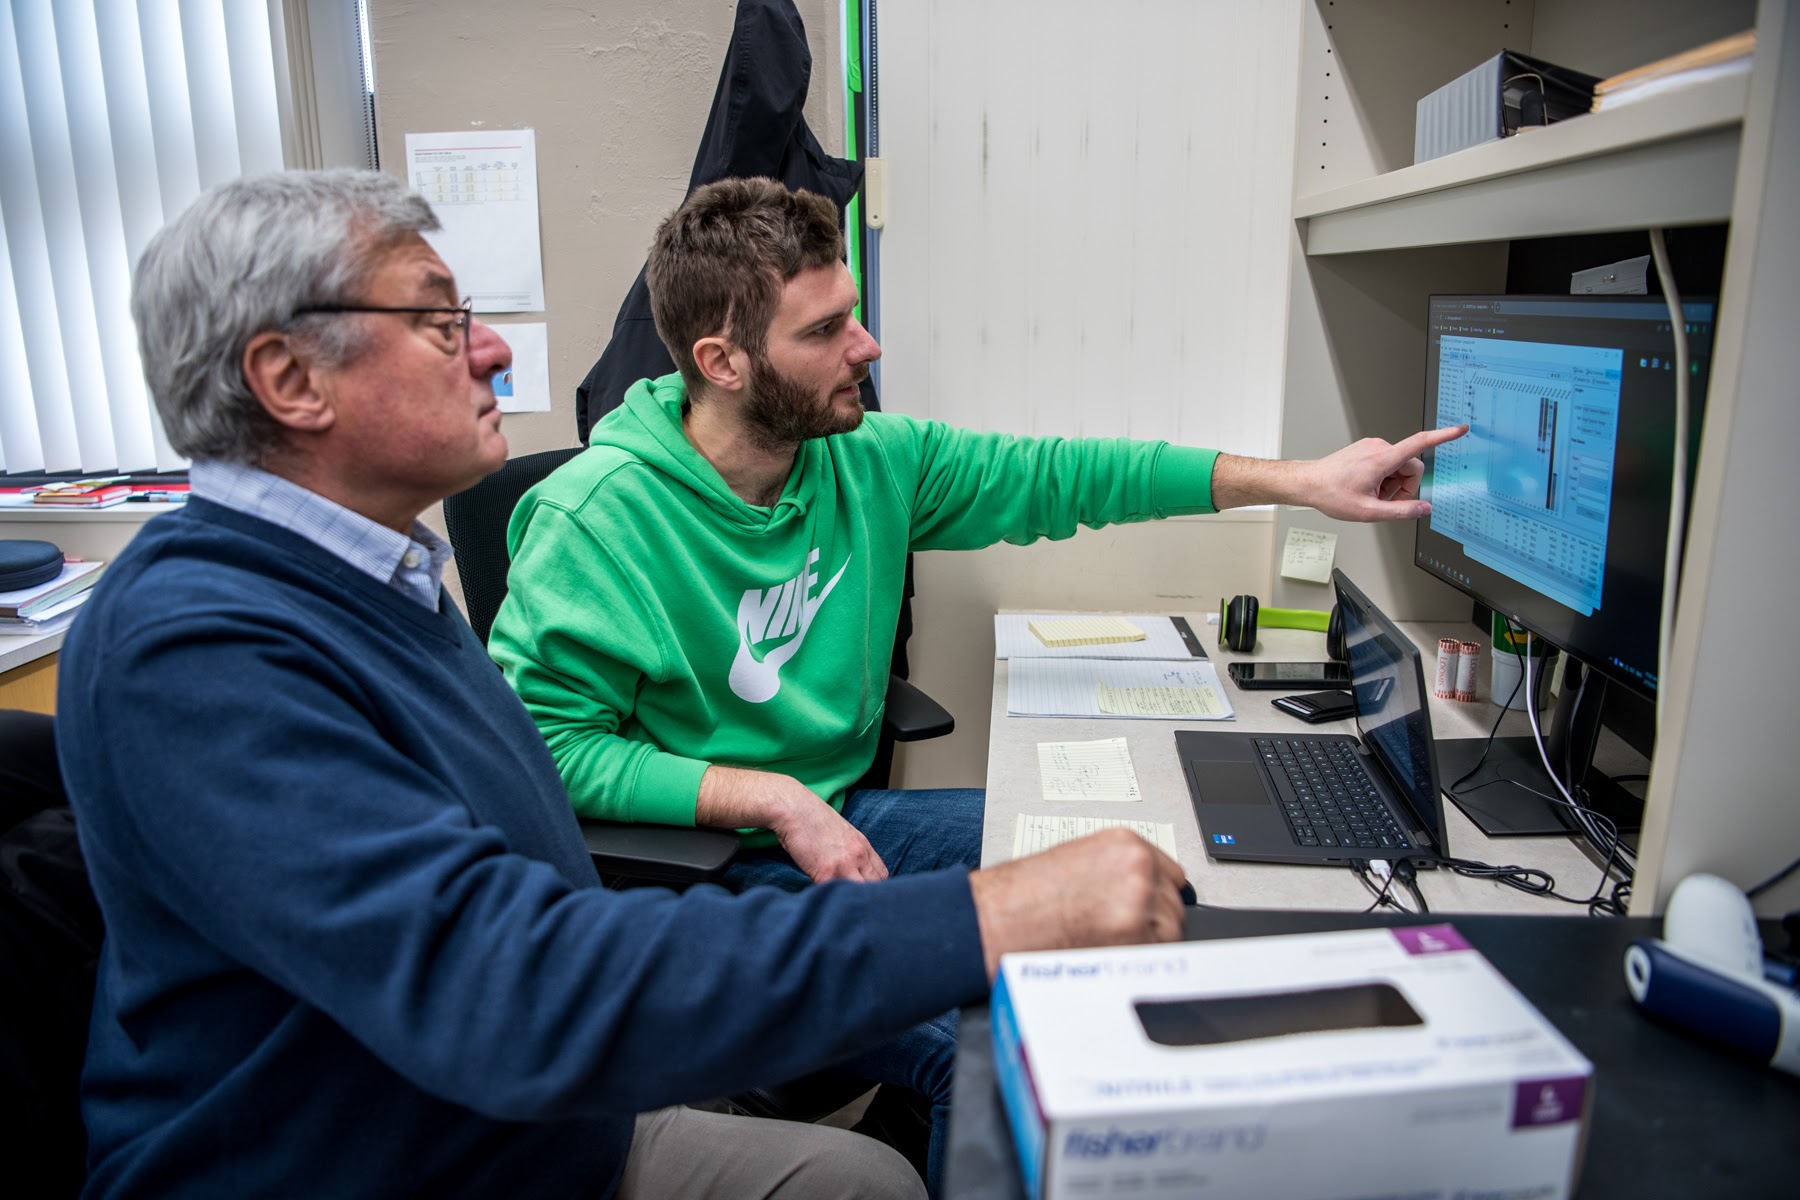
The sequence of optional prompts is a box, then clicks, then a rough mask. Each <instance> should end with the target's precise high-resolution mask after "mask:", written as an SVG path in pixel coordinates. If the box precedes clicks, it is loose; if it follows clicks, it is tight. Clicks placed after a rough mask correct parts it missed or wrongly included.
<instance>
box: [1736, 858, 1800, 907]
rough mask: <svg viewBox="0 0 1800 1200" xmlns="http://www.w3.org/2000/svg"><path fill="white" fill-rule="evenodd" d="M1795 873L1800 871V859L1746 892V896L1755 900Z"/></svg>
mask: <svg viewBox="0 0 1800 1200" xmlns="http://www.w3.org/2000/svg"><path fill="white" fill-rule="evenodd" d="M1795 871H1800V858H1796V859H1795V860H1794V861H1793V862H1791V863H1789V864H1788V865H1787V866H1785V867H1783V868H1781V870H1779V871H1777V872H1775V873H1774V874H1773V875H1771V876H1769V877H1768V878H1767V879H1765V880H1763V881H1762V882H1761V883H1759V884H1757V885H1756V886H1755V887H1753V888H1751V889H1750V890H1749V891H1747V892H1745V893H1744V895H1745V896H1747V897H1749V898H1750V899H1752V900H1754V899H1756V898H1757V897H1758V896H1760V895H1762V894H1763V893H1764V892H1766V891H1768V890H1769V889H1770V888H1772V887H1774V886H1775V885H1776V884H1778V883H1780V882H1781V881H1782V880H1784V879H1786V878H1787V877H1788V876H1789V875H1792V874H1793V873H1794V872H1795Z"/></svg>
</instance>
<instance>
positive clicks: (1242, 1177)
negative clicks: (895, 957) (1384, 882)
mask: <svg viewBox="0 0 1800 1200" xmlns="http://www.w3.org/2000/svg"><path fill="white" fill-rule="evenodd" d="M992 1014H993V1027H994V1053H995V1058H996V1066H997V1069H998V1071H999V1077H1000V1090H1001V1095H1002V1097H1003V1099H1004V1101H1005V1104H1006V1112H1007V1119H1008V1122H1009V1124H1010V1126H1011V1128H1012V1133H1013V1141H1014V1143H1015V1145H1016V1147H1017V1149H1018V1152H1019V1158H1020V1166H1021V1169H1022V1173H1023V1176H1024V1179H1025V1185H1026V1190H1027V1192H1028V1193H1029V1194H1030V1195H1032V1196H1034V1197H1042V1198H1044V1200H1062V1198H1065V1197H1080V1198H1082V1200H1093V1198H1094V1197H1101V1196H1131V1197H1135V1198H1137V1200H1152V1198H1161V1197H1176V1196H1181V1197H1193V1196H1200V1197H1206V1196H1221V1197H1225V1196H1233V1197H1236V1196H1280V1197H1297V1198H1298V1197H1304V1198H1308V1200H1329V1198H1332V1197H1343V1198H1346V1200H1348V1198H1352V1197H1354V1198H1358V1200H1368V1198H1371V1197H1378V1196H1406V1197H1414V1198H1418V1200H1424V1198H1426V1197H1442V1198H1443V1200H1451V1198H1452V1197H1458V1196H1505V1197H1531V1198H1532V1200H1553V1198H1555V1197H1562V1196H1567V1195H1569V1194H1570V1193H1571V1191H1572V1190H1573V1188H1574V1184H1575V1178H1576V1174H1577V1171H1578V1169H1579V1165H1580V1151H1581V1144H1582V1138H1583V1134H1584V1132H1585V1129H1586V1123H1587V1114H1588V1110H1589V1105H1590V1103H1591V1100H1592V1097H1593V1080H1592V1075H1593V1067H1592V1066H1591V1065H1590V1064H1589V1063H1588V1061H1587V1060H1586V1059H1584V1058H1583V1057H1582V1056H1581V1055H1580V1054H1579V1053H1577V1052H1576V1050H1575V1049H1574V1047H1573V1046H1571V1045H1570V1044H1569V1043H1568V1041H1567V1040H1566V1039H1564V1038H1563V1036H1562V1035H1561V1034H1560V1033H1558V1032H1557V1031H1556V1029H1555V1028H1553V1027H1552V1026H1551V1025H1550V1023H1549V1022H1548V1021H1546V1020H1544V1018H1543V1016H1542V1015H1541V1014H1539V1013H1538V1011H1537V1010H1536V1009H1535V1008H1533V1007H1532V1006H1531V1004H1530V1003H1529V1002H1527V1001H1526V999H1525V998H1524V997H1523V996H1521V995H1520V994H1519V993H1518V991H1517V990H1515V989H1514V988H1513V986H1512V985H1511V984H1509V983H1508V982H1507V981H1506V980H1505V978H1504V977H1502V976H1501V975H1500V973H1499V972H1498V971H1496V970H1494V968H1493V966H1492V965H1491V964H1490V963H1489V962H1488V961H1487V959H1485V958H1483V957H1482V956H1481V955H1480V954H1479V953H1478V952H1476V951H1475V950H1474V949H1472V948H1471V947H1470V946H1469V945H1468V943H1467V942H1465V941H1464V940H1463V939H1462V938H1461V937H1460V936H1459V935H1458V934H1457V932H1456V930H1455V929H1454V928H1452V927H1451V926H1449V925H1431V926H1412V927H1405V928H1394V929H1369V930H1354V931H1350V932H1345V933H1323V934H1304V935H1293V936H1288V937H1272V938H1244V939H1236V940H1230V941H1215V942H1188V943H1181V944H1177V945H1171V946H1135V947H1128V948H1123V949H1111V950H1079V951H1050V952H1042V953H1034V954H1009V955H1007V956H1006V957H1005V958H1003V959H1002V960H1001V964H1000V977H999V979H998V981H997V982H996V984H995V990H994V998H993V1005H992Z"/></svg>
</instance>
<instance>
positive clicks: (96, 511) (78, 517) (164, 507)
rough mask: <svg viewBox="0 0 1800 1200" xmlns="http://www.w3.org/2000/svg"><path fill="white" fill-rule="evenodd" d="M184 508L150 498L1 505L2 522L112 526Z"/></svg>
mask: <svg viewBox="0 0 1800 1200" xmlns="http://www.w3.org/2000/svg"><path fill="white" fill-rule="evenodd" d="M182 507H184V505H183V504H171V503H169V502H168V501H166V500H149V501H145V502H144V503H142V504H138V503H125V504H110V505H108V506H107V507H105V508H82V507H80V506H79V505H55V504H18V505H10V504H9V505H0V524H7V523H14V522H17V523H20V524H37V523H39V522H46V521H48V522H54V523H61V522H64V521H67V522H70V523H78V524H108V525H114V524H124V523H127V522H129V523H133V524H137V523H141V522H144V521H148V520H149V519H150V518H151V517H154V516H158V515H160V514H162V513H166V512H174V511H176V510H177V509H180V508H182Z"/></svg>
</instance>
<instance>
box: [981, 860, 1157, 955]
mask: <svg viewBox="0 0 1800 1200" xmlns="http://www.w3.org/2000/svg"><path fill="white" fill-rule="evenodd" d="M1186 883H1187V876H1186V875H1185V874H1183V873H1182V870H1181V864H1179V863H1177V862H1176V861H1175V860H1174V859H1172V858H1170V857H1169V856H1168V855H1166V854H1164V853H1163V852H1162V851H1161V850H1158V849H1157V848H1156V847H1155V846H1152V845H1151V844H1150V843H1149V842H1146V841H1145V840H1144V839H1143V838H1141V837H1139V836H1138V835H1137V834H1135V833H1132V832H1131V831H1130V830H1126V829H1107V830H1103V831H1101V832H1100V833H1095V834H1090V835H1089V836H1087V837H1084V838H1080V839H1077V840H1076V841H1073V842H1065V843H1063V844H1062V845H1060V846H1057V847H1055V848H1053V849H1050V850H1046V851H1044V852H1043V853H1042V854H1033V855H1031V856H1029V857H1027V858H1018V859H1014V860H1013V861H1012V862H1009V863H1003V864H1001V865H1000V866H997V867H985V868H983V869H982V870H979V871H977V872H975V873H974V874H973V875H971V876H969V890H970V891H972V892H973V893H974V895H975V913H976V916H977V918H978V919H979V921H980V923H981V951H982V954H983V956H984V957H985V958H986V960H987V971H988V978H989V979H992V978H993V977H994V973H995V972H996V971H997V970H998V969H999V967H1000V956H1001V955H1002V954H1007V953H1010V952H1012V951H1014V950H1067V949H1073V948H1075V947H1078V946H1130V945H1137V944H1140V943H1143V942H1172V941H1175V940H1176V939H1178V938H1179V937H1180V936H1181V927H1182V912H1183V906H1182V899H1181V888H1182V886H1183V885H1184V884H1186Z"/></svg>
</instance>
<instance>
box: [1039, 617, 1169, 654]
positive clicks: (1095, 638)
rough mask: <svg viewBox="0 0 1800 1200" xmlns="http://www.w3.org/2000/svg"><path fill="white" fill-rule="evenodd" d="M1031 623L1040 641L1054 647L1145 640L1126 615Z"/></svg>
mask: <svg viewBox="0 0 1800 1200" xmlns="http://www.w3.org/2000/svg"><path fill="white" fill-rule="evenodd" d="M1028 624H1029V626H1030V629H1031V632H1032V633H1033V634H1034V635H1036V637H1037V640H1038V641H1040V642H1042V643H1044V645H1046V646H1049V647H1052V648H1061V647H1065V646H1105V645H1109V644H1112V643H1115V642H1141V641H1143V640H1144V631H1143V630H1141V629H1139V628H1138V627H1137V626H1136V625H1133V624H1132V623H1131V622H1130V621H1127V620H1126V619H1125V618H1124V617H1059V618H1057V619H1056V620H1053V621H1050V620H1044V621H1031V622H1028Z"/></svg>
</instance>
